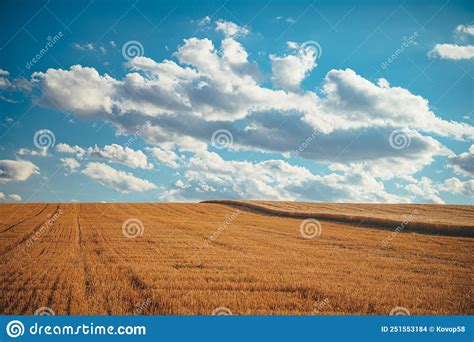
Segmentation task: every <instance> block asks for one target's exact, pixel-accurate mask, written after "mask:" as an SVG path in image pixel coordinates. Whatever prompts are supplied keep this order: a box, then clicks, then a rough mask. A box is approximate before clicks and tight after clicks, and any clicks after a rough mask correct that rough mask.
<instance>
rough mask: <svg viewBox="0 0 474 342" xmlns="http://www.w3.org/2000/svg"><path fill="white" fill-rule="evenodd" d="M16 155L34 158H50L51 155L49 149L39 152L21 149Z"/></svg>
mask: <svg viewBox="0 0 474 342" xmlns="http://www.w3.org/2000/svg"><path fill="white" fill-rule="evenodd" d="M16 153H17V154H18V155H20V156H32V157H38V156H41V157H46V156H49V155H50V154H49V153H48V149H47V148H43V149H40V150H39V151H36V150H30V149H28V148H20V149H18V151H16Z"/></svg>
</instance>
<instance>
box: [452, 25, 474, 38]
mask: <svg viewBox="0 0 474 342" xmlns="http://www.w3.org/2000/svg"><path fill="white" fill-rule="evenodd" d="M454 32H455V33H457V34H465V35H469V36H474V25H458V26H456V29H455V30H454Z"/></svg>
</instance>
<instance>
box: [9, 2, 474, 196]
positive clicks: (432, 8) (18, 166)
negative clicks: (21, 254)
mask: <svg viewBox="0 0 474 342" xmlns="http://www.w3.org/2000/svg"><path fill="white" fill-rule="evenodd" d="M0 6H1V7H2V10H1V11H0V18H1V20H2V23H3V25H2V31H1V33H0V46H1V50H0V96H1V97H0V120H1V122H0V138H1V143H0V201H2V202H14V201H23V202H38V201H39V202H41V201H53V202H57V201H60V202H69V201H78V202H86V201H87V202H100V201H107V202H113V201H119V202H135V201H139V202H141V201H197V200H203V199H210V198H217V199H220V198H254V199H275V200H299V201H338V202H382V203H388V202H394V203H399V202H400V203H401V202H417V203H453V204H472V203H473V193H474V180H473V173H474V156H473V155H474V147H473V137H474V127H473V121H472V120H473V116H474V110H473V109H474V96H473V95H474V83H473V77H474V71H473V63H474V25H473V23H474V21H473V17H474V16H473V14H474V4H473V3H472V2H469V1H429V2H428V1H418V2H416V3H414V2H402V1H384V2H382V3H380V2H375V1H374V2H369V1H362V2H361V1H341V2H331V1H317V2H314V1H276V0H274V1H260V2H256V1H169V2H164V1H161V2H155V1H153V2H152V1H143V0H142V1H132V2H128V1H127V2H126V1H114V2H113V3H112V2H109V1H93V2H92V1H84V2H82V1H76V2H66V1H63V2H57V1H49V2H46V1H43V2H42V1H34V2H33V1H4V2H2V4H1V5H0Z"/></svg>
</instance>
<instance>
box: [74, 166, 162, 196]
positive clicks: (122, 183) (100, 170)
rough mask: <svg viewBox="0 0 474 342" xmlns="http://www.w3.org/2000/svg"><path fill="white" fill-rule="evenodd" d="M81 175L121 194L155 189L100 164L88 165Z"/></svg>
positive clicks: (146, 182)
mask: <svg viewBox="0 0 474 342" xmlns="http://www.w3.org/2000/svg"><path fill="white" fill-rule="evenodd" d="M82 173H83V174H85V175H86V176H88V177H90V178H92V179H94V180H95V181H97V182H99V183H101V184H102V185H106V186H110V187H111V188H113V189H115V190H117V191H119V192H123V193H130V192H143V191H147V190H152V189H155V188H156V186H155V185H154V184H153V183H151V182H149V181H148V180H145V179H141V178H138V177H135V176H134V175H133V174H132V173H130V172H124V171H119V170H116V169H114V168H112V167H110V166H108V165H106V164H102V163H97V162H91V163H88V164H87V166H86V168H85V169H84V170H82Z"/></svg>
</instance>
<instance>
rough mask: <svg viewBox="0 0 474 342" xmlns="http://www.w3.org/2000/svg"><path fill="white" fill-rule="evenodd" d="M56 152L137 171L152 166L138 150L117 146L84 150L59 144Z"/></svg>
mask: <svg viewBox="0 0 474 342" xmlns="http://www.w3.org/2000/svg"><path fill="white" fill-rule="evenodd" d="M56 150H57V151H58V152H61V153H68V154H74V155H75V156H76V158H77V159H79V160H82V159H84V158H85V157H87V158H89V159H100V160H104V161H107V162H110V163H117V164H122V165H125V166H128V167H130V168H133V169H135V168H138V169H152V168H153V164H151V163H149V162H148V158H147V156H146V155H145V154H144V153H143V152H142V151H140V150H133V149H131V148H129V147H123V146H120V145H118V144H111V145H105V146H104V147H102V148H100V147H98V146H97V145H95V146H94V147H89V148H87V149H84V148H82V147H80V146H77V145H76V146H70V145H68V144H64V143H60V144H58V145H56Z"/></svg>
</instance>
